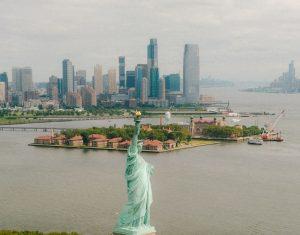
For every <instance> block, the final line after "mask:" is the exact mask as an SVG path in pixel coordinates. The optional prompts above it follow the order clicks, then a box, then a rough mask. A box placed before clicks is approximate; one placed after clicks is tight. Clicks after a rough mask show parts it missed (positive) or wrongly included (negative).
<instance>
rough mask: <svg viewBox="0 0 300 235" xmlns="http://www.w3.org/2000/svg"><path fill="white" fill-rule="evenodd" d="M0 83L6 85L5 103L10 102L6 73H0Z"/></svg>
mask: <svg viewBox="0 0 300 235" xmlns="http://www.w3.org/2000/svg"><path fill="white" fill-rule="evenodd" d="M0 82H3V83H4V84H5V101H8V77H7V74H6V73H0Z"/></svg>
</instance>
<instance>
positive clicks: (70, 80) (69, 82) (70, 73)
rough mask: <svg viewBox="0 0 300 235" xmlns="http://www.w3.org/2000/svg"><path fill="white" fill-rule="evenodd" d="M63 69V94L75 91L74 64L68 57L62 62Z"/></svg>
mask: <svg viewBox="0 0 300 235" xmlns="http://www.w3.org/2000/svg"><path fill="white" fill-rule="evenodd" d="M62 69H63V95H66V94H67V93H68V92H74V66H73V65H72V62H71V61H70V60H68V59H65V60H63V62H62Z"/></svg>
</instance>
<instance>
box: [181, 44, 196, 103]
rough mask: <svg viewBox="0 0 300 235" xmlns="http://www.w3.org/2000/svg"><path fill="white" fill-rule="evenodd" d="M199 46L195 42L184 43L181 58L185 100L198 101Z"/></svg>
mask: <svg viewBox="0 0 300 235" xmlns="http://www.w3.org/2000/svg"><path fill="white" fill-rule="evenodd" d="M199 76H200V71H199V48H198V45H196V44H185V47H184V59H183V95H184V97H185V102H187V103H197V102H198V101H199Z"/></svg>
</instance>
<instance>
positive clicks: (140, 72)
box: [135, 65, 143, 100]
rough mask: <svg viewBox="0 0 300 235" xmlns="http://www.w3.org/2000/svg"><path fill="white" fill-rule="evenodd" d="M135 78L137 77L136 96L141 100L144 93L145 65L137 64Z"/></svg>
mask: <svg viewBox="0 0 300 235" xmlns="http://www.w3.org/2000/svg"><path fill="white" fill-rule="evenodd" d="M135 78H136V79H135V80H136V84H135V90H136V98H137V99H138V100H140V99H141V95H142V82H143V67H142V66H140V65H137V66H136V67H135Z"/></svg>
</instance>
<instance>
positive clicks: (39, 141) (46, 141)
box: [34, 135, 52, 144]
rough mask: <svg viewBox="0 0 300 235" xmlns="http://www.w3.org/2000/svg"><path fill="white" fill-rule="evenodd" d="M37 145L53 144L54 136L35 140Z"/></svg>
mask: <svg viewBox="0 0 300 235" xmlns="http://www.w3.org/2000/svg"><path fill="white" fill-rule="evenodd" d="M34 143H35V144H52V136H51V135H44V136H38V137H36V138H34Z"/></svg>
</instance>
